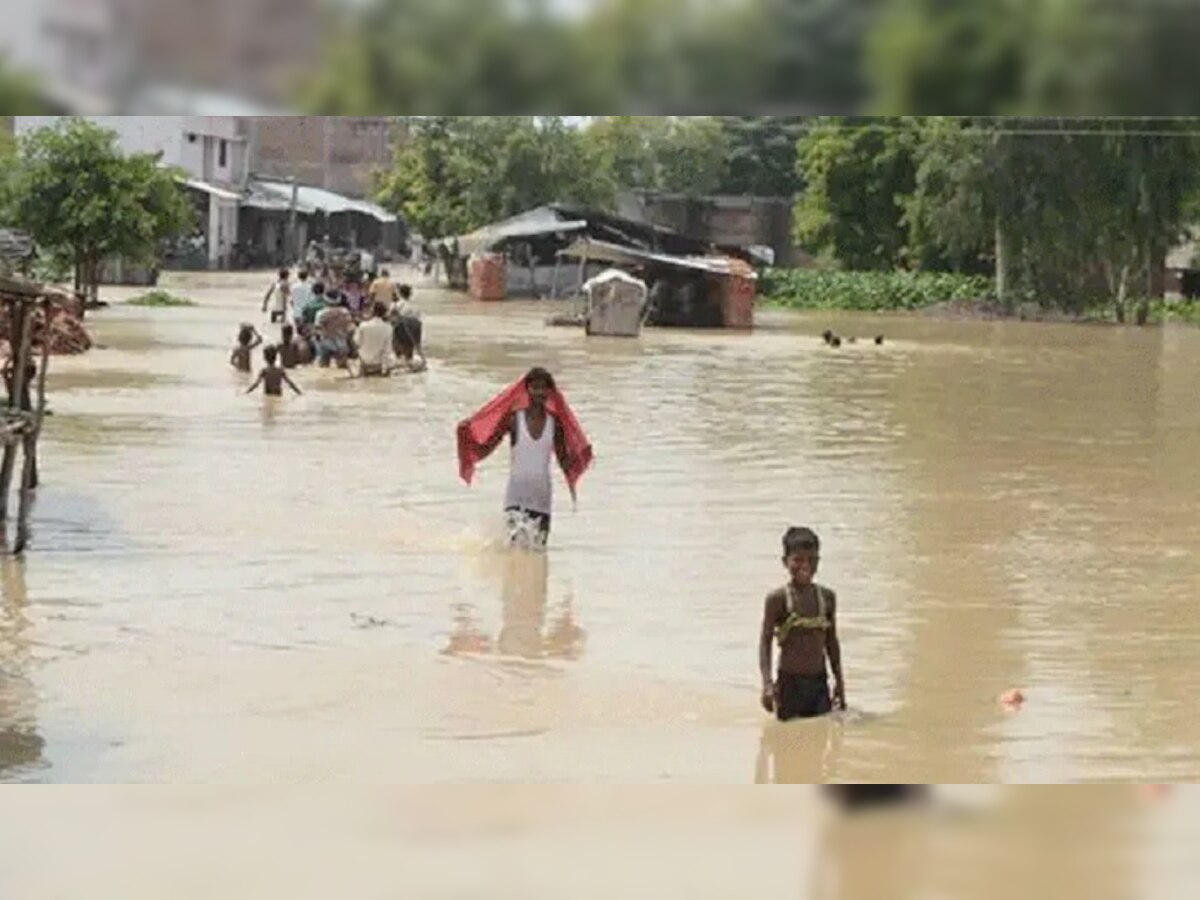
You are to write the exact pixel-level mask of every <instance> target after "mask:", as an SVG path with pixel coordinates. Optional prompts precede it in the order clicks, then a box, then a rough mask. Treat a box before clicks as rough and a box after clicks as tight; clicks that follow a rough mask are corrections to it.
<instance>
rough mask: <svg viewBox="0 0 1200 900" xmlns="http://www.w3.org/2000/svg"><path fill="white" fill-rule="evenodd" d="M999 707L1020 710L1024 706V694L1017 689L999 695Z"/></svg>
mask: <svg viewBox="0 0 1200 900" xmlns="http://www.w3.org/2000/svg"><path fill="white" fill-rule="evenodd" d="M1000 705H1001V706H1006V707H1008V708H1009V709H1020V708H1021V707H1022V706H1024V705H1025V692H1024V691H1022V690H1020V689H1019V688H1013V689H1012V690H1011V691H1005V692H1004V693H1003V694H1001V695H1000Z"/></svg>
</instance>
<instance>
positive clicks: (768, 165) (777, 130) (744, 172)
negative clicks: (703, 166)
mask: <svg viewBox="0 0 1200 900" xmlns="http://www.w3.org/2000/svg"><path fill="white" fill-rule="evenodd" d="M718 121H719V122H720V123H721V127H722V128H723V129H724V131H725V141H726V144H727V145H728V148H729V155H728V167H727V169H726V172H725V178H724V180H723V181H722V183H721V186H720V188H719V190H720V192H721V193H723V194H737V195H741V196H751V197H794V196H796V195H797V194H799V193H800V191H801V190H802V189H803V188H804V182H803V180H802V179H801V177H800V173H799V172H798V171H797V168H796V145H797V143H798V141H799V140H800V138H801V137H803V135H804V133H805V130H806V129H807V127H808V120H807V119H804V118H801V117H798V116H720V117H718Z"/></svg>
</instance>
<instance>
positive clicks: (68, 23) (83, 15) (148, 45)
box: [21, 0, 321, 114]
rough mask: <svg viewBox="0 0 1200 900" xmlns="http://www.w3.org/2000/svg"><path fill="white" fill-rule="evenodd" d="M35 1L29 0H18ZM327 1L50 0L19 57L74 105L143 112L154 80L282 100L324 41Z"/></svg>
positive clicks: (89, 110) (61, 98)
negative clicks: (27, 50)
mask: <svg viewBox="0 0 1200 900" xmlns="http://www.w3.org/2000/svg"><path fill="white" fill-rule="evenodd" d="M21 2H24V3H26V4H28V3H29V2H30V0H21ZM319 3H320V0H204V2H198V0H43V3H42V4H41V6H40V7H37V8H36V12H35V13H31V15H36V16H37V28H36V34H35V35H34V37H33V38H32V39H31V42H32V44H33V45H34V46H35V47H36V48H37V51H38V52H36V53H33V54H30V55H29V59H28V60H22V63H23V64H24V65H25V66H27V67H30V68H32V69H33V70H34V71H35V72H36V74H37V75H38V76H39V77H40V79H41V81H42V82H43V83H44V85H45V87H46V90H47V92H48V93H49V94H50V96H51V97H52V98H54V99H56V100H57V101H58V102H61V103H63V104H65V105H66V106H67V107H69V108H70V110H71V111H77V112H80V113H84V114H87V113H103V112H111V113H117V112H136V111H137V108H136V103H137V98H138V97H139V96H140V95H141V94H142V93H143V92H145V91H146V90H148V89H150V88H153V87H161V86H164V85H166V86H173V87H181V88H187V89H189V90H194V91H200V92H206V93H209V94H223V95H236V96H240V97H246V98H253V99H254V100H256V101H258V102H259V103H272V104H279V103H282V102H284V101H285V100H286V99H287V98H288V97H290V96H291V95H292V93H293V92H294V90H295V88H296V87H297V85H298V84H299V83H300V81H301V79H303V78H304V77H305V76H306V75H307V74H308V72H309V68H310V65H311V61H312V60H313V59H315V58H316V57H317V55H318V54H319V50H320V38H321V21H320V8H319Z"/></svg>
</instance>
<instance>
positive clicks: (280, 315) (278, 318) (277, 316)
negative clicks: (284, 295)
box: [271, 309, 287, 325]
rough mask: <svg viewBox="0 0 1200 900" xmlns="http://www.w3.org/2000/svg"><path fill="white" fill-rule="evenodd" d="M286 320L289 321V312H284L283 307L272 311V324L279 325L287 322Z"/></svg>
mask: <svg viewBox="0 0 1200 900" xmlns="http://www.w3.org/2000/svg"><path fill="white" fill-rule="evenodd" d="M286 321H287V313H286V312H284V311H283V310H281V309H277V310H274V311H272V313H271V324H272V325H278V324H279V323H280V322H286Z"/></svg>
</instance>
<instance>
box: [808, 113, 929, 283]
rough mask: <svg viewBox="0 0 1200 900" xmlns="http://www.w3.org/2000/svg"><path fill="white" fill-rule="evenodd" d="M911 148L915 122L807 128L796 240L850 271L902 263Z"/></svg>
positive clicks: (834, 122) (819, 123)
mask: <svg viewBox="0 0 1200 900" xmlns="http://www.w3.org/2000/svg"><path fill="white" fill-rule="evenodd" d="M916 141H917V123H916V122H915V121H913V120H903V119H885V120H878V121H875V122H869V123H865V124H864V123H856V122H853V121H847V120H840V119H833V118H823V119H818V120H815V121H814V122H812V123H811V127H810V130H809V132H808V134H806V135H805V136H804V137H803V138H801V140H800V144H799V153H800V159H799V163H798V166H799V171H800V174H801V176H802V177H803V179H804V181H805V183H806V184H807V189H806V190H805V192H804V194H803V196H802V197H801V198H800V200H799V201H798V202H797V204H796V213H795V219H796V229H795V230H796V239H797V240H798V241H799V242H800V243H801V244H802V245H804V246H807V247H810V248H811V249H813V250H815V251H817V252H821V253H824V254H826V255H828V256H831V257H833V258H834V259H836V260H838V261H839V262H841V263H842V264H843V265H845V266H848V267H850V268H853V269H888V268H892V267H894V266H896V265H899V264H900V263H901V262H903V261H905V259H906V254H907V250H908V229H907V225H906V221H905V205H906V203H907V199H908V197H909V196H910V195H911V194H912V191H913V187H914V179H915V177H916V163H915V158H914V155H913V154H914V149H915V144H916Z"/></svg>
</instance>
